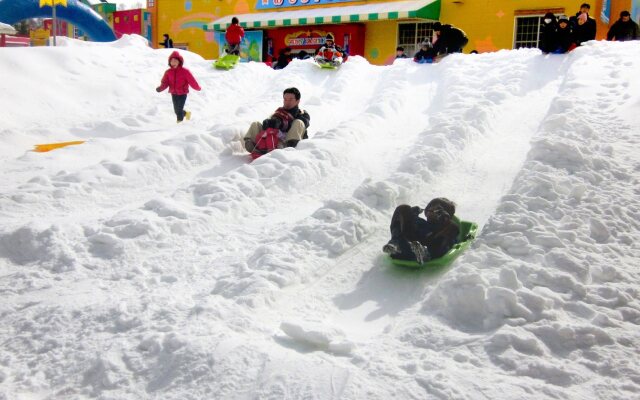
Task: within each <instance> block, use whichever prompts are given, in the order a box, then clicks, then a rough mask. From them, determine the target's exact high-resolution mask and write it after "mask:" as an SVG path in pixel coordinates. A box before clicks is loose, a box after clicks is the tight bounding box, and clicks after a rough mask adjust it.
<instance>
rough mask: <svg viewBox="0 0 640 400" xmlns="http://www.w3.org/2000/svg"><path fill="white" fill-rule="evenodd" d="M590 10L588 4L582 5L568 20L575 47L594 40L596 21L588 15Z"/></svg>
mask: <svg viewBox="0 0 640 400" xmlns="http://www.w3.org/2000/svg"><path fill="white" fill-rule="evenodd" d="M590 9H591V6H590V5H589V4H587V3H583V4H582V5H581V6H580V11H578V12H577V13H576V15H575V16H573V17H571V19H570V22H571V29H572V30H573V36H574V40H575V42H576V46H580V45H582V43H584V42H588V41H589V40H594V39H595V38H596V29H597V25H596V20H595V19H594V18H592V17H591V16H590V15H589V10H590Z"/></svg>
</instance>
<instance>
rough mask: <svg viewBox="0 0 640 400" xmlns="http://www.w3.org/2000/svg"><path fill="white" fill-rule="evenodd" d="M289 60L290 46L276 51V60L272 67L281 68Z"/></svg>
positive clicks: (287, 63)
mask: <svg viewBox="0 0 640 400" xmlns="http://www.w3.org/2000/svg"><path fill="white" fill-rule="evenodd" d="M290 62H291V47H285V48H284V49H282V50H280V51H279V52H278V61H277V62H276V65H274V66H273V69H283V68H284V67H286V66H287V65H289V63H290Z"/></svg>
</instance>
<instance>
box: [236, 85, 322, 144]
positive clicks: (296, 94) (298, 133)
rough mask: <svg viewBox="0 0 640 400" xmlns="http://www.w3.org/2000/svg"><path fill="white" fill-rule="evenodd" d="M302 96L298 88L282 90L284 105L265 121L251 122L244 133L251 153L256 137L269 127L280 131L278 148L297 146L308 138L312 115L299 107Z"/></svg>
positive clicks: (245, 141)
mask: <svg viewBox="0 0 640 400" xmlns="http://www.w3.org/2000/svg"><path fill="white" fill-rule="evenodd" d="M300 97H301V95H300V91H299V90H298V89H297V88H294V87H291V88H287V89H285V90H284V92H282V107H280V108H278V109H277V110H276V111H275V112H274V113H273V114H272V115H271V116H270V117H269V118H267V119H265V120H264V121H262V122H259V121H255V122H252V123H251V126H250V127H249V130H248V131H247V133H246V134H245V135H244V148H245V149H246V150H247V151H248V152H249V153H251V152H252V151H253V149H254V148H255V147H256V137H257V136H258V134H259V133H260V132H262V131H263V130H265V129H267V128H276V129H278V130H279V131H280V134H279V135H278V148H282V147H285V146H286V147H296V146H297V145H298V142H299V141H300V140H302V139H306V138H307V128H308V127H309V122H310V121H311V117H310V116H309V113H307V112H306V111H305V110H302V109H300V108H299V107H298V105H299V104H300Z"/></svg>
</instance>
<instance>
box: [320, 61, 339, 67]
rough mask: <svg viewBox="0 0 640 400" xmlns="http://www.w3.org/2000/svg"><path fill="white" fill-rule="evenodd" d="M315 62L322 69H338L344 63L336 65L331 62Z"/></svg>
mask: <svg viewBox="0 0 640 400" xmlns="http://www.w3.org/2000/svg"><path fill="white" fill-rule="evenodd" d="M315 64H316V65H317V66H318V67H320V68H322V69H338V67H339V66H340V65H342V64H338V65H335V64H333V63H331V62H318V61H316V62H315Z"/></svg>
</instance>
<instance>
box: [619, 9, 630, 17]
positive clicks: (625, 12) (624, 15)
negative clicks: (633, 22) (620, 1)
mask: <svg viewBox="0 0 640 400" xmlns="http://www.w3.org/2000/svg"><path fill="white" fill-rule="evenodd" d="M620 16H621V17H630V16H631V14H629V11H627V10H625V11H620Z"/></svg>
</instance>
